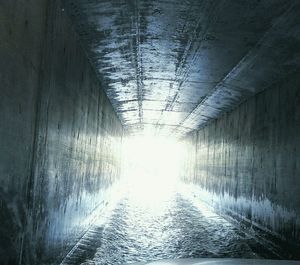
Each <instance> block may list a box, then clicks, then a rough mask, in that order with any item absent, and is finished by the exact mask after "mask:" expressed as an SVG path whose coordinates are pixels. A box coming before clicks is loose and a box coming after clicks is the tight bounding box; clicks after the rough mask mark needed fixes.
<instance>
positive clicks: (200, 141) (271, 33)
mask: <svg viewBox="0 0 300 265" xmlns="http://www.w3.org/2000/svg"><path fill="white" fill-rule="evenodd" d="M146 132H147V133H149V132H151V134H153V135H156V136H157V135H159V136H165V137H174V138H177V139H180V140H181V141H182V142H183V143H184V144H185V148H186V150H188V151H187V152H186V155H185V156H184V158H183V161H182V162H183V169H182V170H181V171H182V172H181V180H182V181H183V182H184V183H187V184H193V185H194V186H195V187H196V188H197V190H198V191H199V194H202V195H203V198H205V200H206V203H208V204H209V205H210V206H212V207H213V208H214V209H215V210H216V211H218V212H219V213H221V214H223V215H226V216H229V217H230V218H232V219H233V220H235V221H237V222H240V223H243V224H244V225H245V226H246V227H251V229H256V230H258V231H261V234H262V235H265V236H266V238H272V240H273V241H274V242H280V244H282V245H284V246H286V247H287V248H289V249H290V250H295V251H294V253H296V254H294V255H296V256H293V257H292V258H295V257H296V258H299V256H298V257H297V251H298V252H299V249H300V1H297V0H244V1H240V0H232V1H222V0H169V1H166V0H162V1H158V0H153V1H147V0H65V1H60V0H7V1H4V0H1V1H0V264H3V265H8V264H9V265H15V264H18V265H21V264H22V265H36V264H60V262H61V261H62V260H63V258H64V257H65V255H66V254H67V253H68V252H69V251H70V249H72V247H73V246H74V244H76V242H77V241H78V240H79V239H80V238H81V237H82V235H83V234H84V232H85V231H86V227H88V226H89V225H90V224H91V223H92V222H93V220H94V219H95V212H96V211H99V209H105V207H106V205H107V204H109V198H110V197H109V195H110V193H111V190H112V188H113V187H114V184H115V183H117V182H118V181H119V179H120V176H122V174H121V161H124V160H125V161H126V157H122V156H121V153H122V152H121V150H122V143H123V141H124V138H125V137H127V136H128V135H142V134H145V133H146ZM204 195H205V196H204Z"/></svg>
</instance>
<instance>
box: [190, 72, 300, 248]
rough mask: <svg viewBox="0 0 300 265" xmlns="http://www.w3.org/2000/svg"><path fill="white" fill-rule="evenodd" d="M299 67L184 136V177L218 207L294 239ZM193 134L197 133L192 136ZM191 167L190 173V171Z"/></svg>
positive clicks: (297, 229)
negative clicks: (297, 69) (185, 146)
mask: <svg viewBox="0 0 300 265" xmlns="http://www.w3.org/2000/svg"><path fill="white" fill-rule="evenodd" d="M299 81H300V80H299V72H298V73H297V74H293V75H290V76H288V77H287V78H285V79H284V80H283V81H282V82H280V83H277V84H276V85H273V86H272V87H271V88H269V89H267V90H266V91H264V92H261V93H260V94H257V95H256V96H255V97H253V98H251V99H250V100H248V101H247V102H245V103H243V104H241V105H240V106H239V107H238V108H237V109H236V110H234V111H232V112H230V113H227V114H225V115H224V116H223V117H221V118H220V119H218V120H216V121H214V122H211V123H210V124H209V125H208V126H206V127H205V128H203V129H201V130H200V131H198V132H196V133H192V134H191V135H190V136H189V137H188V138H187V139H186V140H187V141H188V142H189V146H190V147H189V149H190V151H188V153H193V152H192V150H193V149H194V150H196V158H195V159H194V158H193V157H192V156H193V155H190V157H188V158H187V159H186V172H187V173H186V174H184V179H185V181H186V182H188V183H193V184H196V185H197V186H198V190H199V195H200V196H201V198H202V199H204V200H205V201H207V202H208V203H210V204H212V205H213V206H214V207H216V208H217V209H219V210H220V211H222V212H224V213H226V214H229V215H231V216H233V217H235V218H237V219H239V220H244V221H246V222H248V223H249V224H251V225H253V226H255V227H257V228H259V229H262V230H264V231H266V232H267V233H270V234H272V235H273V236H276V237H279V238H280V239H282V240H285V241H288V242H290V243H291V244H292V245H294V246H295V245H296V246H299V244H300V215H299V213H300V196H299V194H300V178H299V175H300V166H299V159H298V158H299V156H300V149H299V146H300V138H299V131H300V107H299V106H300V104H299V100H300V88H299ZM195 134H196V135H197V137H196V136H195ZM192 168H194V175H195V176H196V178H195V179H194V178H193V177H192V175H193V174H190V171H191V169H192Z"/></svg>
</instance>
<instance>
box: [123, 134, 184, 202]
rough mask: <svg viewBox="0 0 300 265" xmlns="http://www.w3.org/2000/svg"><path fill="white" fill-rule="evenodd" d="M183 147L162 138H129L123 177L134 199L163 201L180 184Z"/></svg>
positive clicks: (124, 156) (177, 141)
mask: <svg viewBox="0 0 300 265" xmlns="http://www.w3.org/2000/svg"><path fill="white" fill-rule="evenodd" d="M182 153H183V144H182V143H181V142H180V141H179V140H178V139H173V138H167V137H158V136H136V137H127V138H125V139H124V142H123V151H122V155H123V165H122V175H123V180H124V182H125V183H126V186H127V188H129V191H130V193H131V195H132V196H135V197H136V199H138V200H143V201H152V202H153V201H157V200H158V201H159V200H163V199H164V198H166V196H168V194H169V193H170V192H171V191H172V190H174V189H175V188H176V185H177V183H178V181H179V177H180V176H179V173H180V167H181V161H182V159H181V155H182Z"/></svg>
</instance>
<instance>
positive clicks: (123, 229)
mask: <svg viewBox="0 0 300 265" xmlns="http://www.w3.org/2000/svg"><path fill="white" fill-rule="evenodd" d="M160 195H161V193H159V191H158V192H157V193H156V192H154V193H152V194H148V195H147V194H144V193H143V192H142V193H140V194H137V193H134V192H131V191H128V193H127V195H126V196H124V197H122V198H121V199H120V200H119V202H118V203H117V204H116V206H115V207H114V209H113V210H112V211H111V214H110V215H109V216H108V217H107V221H106V223H105V224H104V225H98V226H97V225H95V226H94V227H92V228H91V229H90V231H89V232H88V233H87V234H86V235H85V237H84V238H83V239H82V240H81V242H80V244H79V247H78V248H77V249H76V250H75V251H74V253H72V255H70V257H69V258H68V259H66V260H65V262H64V263H63V264H82V265H102V264H103V265H104V264H105V265H108V264H126V263H133V262H139V261H153V260H158V259H164V258H190V257H193V258H196V257H197V258H199V257H227V258H229V257H234V258H278V256H276V255H274V253H272V252H270V251H269V249H267V248H264V246H262V245H261V244H260V243H259V242H258V241H257V239H256V238H255V236H253V235H249V234H248V233H246V231H243V230H242V229H241V228H239V227H237V226H236V225H233V224H232V223H230V222H229V221H227V220H225V219H224V218H223V217H221V216H219V215H217V214H216V213H214V212H213V211H212V210H210V209H209V208H207V207H206V206H205V205H203V206H202V207H199V204H195V203H194V202H193V201H192V200H191V199H190V197H188V196H185V195H184V194H182V193H179V192H177V191H176V190H171V191H169V192H166V193H164V194H163V196H160Z"/></svg>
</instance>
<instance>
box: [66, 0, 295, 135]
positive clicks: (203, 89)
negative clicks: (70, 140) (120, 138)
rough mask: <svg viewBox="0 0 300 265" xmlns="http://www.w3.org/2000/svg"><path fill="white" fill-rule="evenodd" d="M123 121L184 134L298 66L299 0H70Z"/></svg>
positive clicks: (133, 128) (130, 126)
mask: <svg viewBox="0 0 300 265" xmlns="http://www.w3.org/2000/svg"><path fill="white" fill-rule="evenodd" d="M65 6H66V10H67V11H68V12H69V13H70V14H71V16H72V18H73V22H74V24H75V26H76V30H77V32H78V34H79V36H80V39H81V41H82V43H83V44H84V46H85V48H86V50H87V53H88V56H89V58H90V60H91V62H92V63H93V65H94V67H95V69H96V71H97V73H98V76H99V78H101V79H102V80H103V82H104V83H105V84H106V86H105V87H106V92H107V95H108V97H109V98H110V100H111V102H112V104H113V106H114V108H115V110H116V112H117V114H118V116H119V117H120V119H121V121H122V123H123V125H124V128H125V129H126V130H128V131H129V132H131V133H136V134H138V133H140V132H141V131H142V130H143V129H144V130H153V131H155V132H157V133H158V134H166V135H168V134H170V133H171V134H173V135H174V134H175V135H177V136H178V137H181V136H184V135H185V134H186V133H187V132H190V131H192V130H194V129H198V128H199V127H201V126H203V125H205V124H206V123H207V122H209V121H210V120H211V119H215V118H218V117H220V115H221V114H222V113H224V112H225V111H229V110H231V109H233V108H234V107H236V106H237V105H238V104H239V103H240V102H242V101H244V100H246V99H247V98H249V97H251V96H253V95H254V94H256V93H257V92H259V91H261V90H264V89H265V88H267V87H268V86H269V85H270V84H272V83H276V82H277V81H278V80H281V79H283V78H285V77H286V76H287V75H288V74H290V73H292V72H294V71H295V69H296V68H297V67H299V64H300V60H299V45H300V33H299V22H300V15H299V14H300V3H299V1H297V0H296V1H295V0H273V1H269V0H263V1H253V0H249V1H246V0H245V1H239V0H234V1H222V0H214V1H211V0H201V1H199V0H173V1H147V0H138V1H137V0H121V1H120V0H106V1H98V0H89V1H86V0H65Z"/></svg>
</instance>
